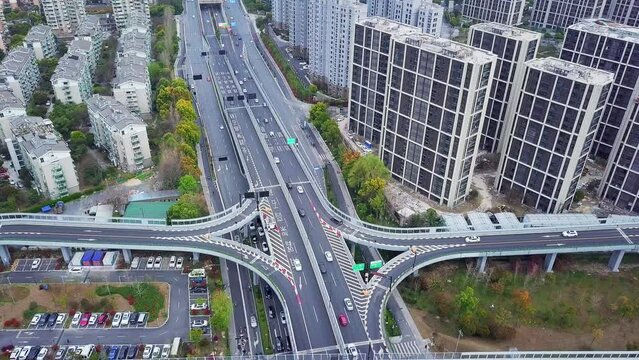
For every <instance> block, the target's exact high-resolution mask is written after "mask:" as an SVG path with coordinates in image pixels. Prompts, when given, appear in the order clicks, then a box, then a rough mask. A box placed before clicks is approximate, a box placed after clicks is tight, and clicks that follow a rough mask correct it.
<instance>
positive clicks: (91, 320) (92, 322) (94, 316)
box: [89, 314, 98, 326]
mask: <svg viewBox="0 0 639 360" xmlns="http://www.w3.org/2000/svg"><path fill="white" fill-rule="evenodd" d="M97 320H98V314H91V317H90V318H89V326H90V325H95V323H96V321H97Z"/></svg>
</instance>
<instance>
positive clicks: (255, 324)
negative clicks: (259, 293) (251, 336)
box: [251, 315, 257, 329]
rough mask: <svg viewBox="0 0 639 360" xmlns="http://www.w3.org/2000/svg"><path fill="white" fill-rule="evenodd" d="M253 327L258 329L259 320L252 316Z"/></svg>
mask: <svg viewBox="0 0 639 360" xmlns="http://www.w3.org/2000/svg"><path fill="white" fill-rule="evenodd" d="M251 327H252V328H253V329H255V328H256V327H257V319H256V318H255V315H251Z"/></svg>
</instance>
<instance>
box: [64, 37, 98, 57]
mask: <svg viewBox="0 0 639 360" xmlns="http://www.w3.org/2000/svg"><path fill="white" fill-rule="evenodd" d="M92 47H93V43H92V42H91V41H90V40H84V39H75V40H73V41H71V43H70V44H69V50H68V52H73V53H77V52H79V53H80V54H85V55H87V54H89V53H90V52H91V48H92Z"/></svg>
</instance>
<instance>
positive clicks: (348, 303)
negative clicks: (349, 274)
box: [344, 298, 353, 311]
mask: <svg viewBox="0 0 639 360" xmlns="http://www.w3.org/2000/svg"><path fill="white" fill-rule="evenodd" d="M344 306H346V310H348V311H353V302H352V301H351V299H349V298H344Z"/></svg>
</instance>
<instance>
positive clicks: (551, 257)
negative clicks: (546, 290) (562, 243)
mask: <svg viewBox="0 0 639 360" xmlns="http://www.w3.org/2000/svg"><path fill="white" fill-rule="evenodd" d="M555 260H557V253H552V254H546V259H545V260H544V270H545V271H546V272H547V273H551V272H552V267H553V266H554V265H555Z"/></svg>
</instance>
